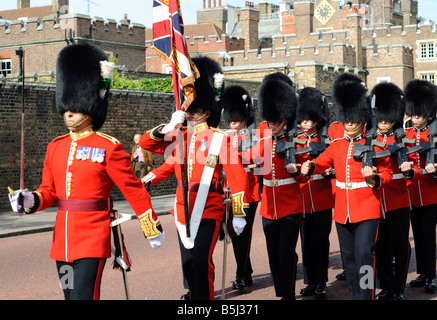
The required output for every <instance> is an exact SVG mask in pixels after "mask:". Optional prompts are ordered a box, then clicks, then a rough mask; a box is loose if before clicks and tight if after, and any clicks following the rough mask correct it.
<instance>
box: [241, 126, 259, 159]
mask: <svg viewBox="0 0 437 320" xmlns="http://www.w3.org/2000/svg"><path fill="white" fill-rule="evenodd" d="M255 127H256V124H255V121H254V122H253V123H252V124H251V125H250V126H249V127H247V128H246V129H245V130H246V131H247V132H246V137H247V139H246V140H240V141H239V142H238V152H248V151H249V150H250V149H252V148H253V147H254V146H255V145H256V144H257V143H258V142H259V140H260V137H259V136H258V135H257V134H256V129H255Z"/></svg>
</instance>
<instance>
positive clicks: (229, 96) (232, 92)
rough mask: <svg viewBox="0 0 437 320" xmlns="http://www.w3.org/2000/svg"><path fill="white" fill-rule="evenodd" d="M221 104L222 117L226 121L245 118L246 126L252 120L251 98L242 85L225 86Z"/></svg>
mask: <svg viewBox="0 0 437 320" xmlns="http://www.w3.org/2000/svg"><path fill="white" fill-rule="evenodd" d="M222 104H223V117H224V119H225V121H226V122H229V121H233V120H236V121H238V120H247V126H250V125H251V124H252V123H253V122H254V120H255V117H254V114H253V105H252V98H251V96H250V94H249V92H247V90H246V89H244V88H243V87H241V86H230V87H227V88H226V89H225V90H224V92H223V97H222Z"/></svg>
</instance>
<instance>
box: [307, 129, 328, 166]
mask: <svg viewBox="0 0 437 320" xmlns="http://www.w3.org/2000/svg"><path fill="white" fill-rule="evenodd" d="M328 128H329V121H326V123H325V125H324V126H323V127H321V128H320V129H319V130H318V132H317V136H318V137H319V141H318V142H315V141H312V142H310V148H311V151H310V153H309V154H310V156H311V157H312V158H317V157H318V156H319V155H320V154H321V153H322V152H323V151H325V149H326V148H327V147H328V146H329V145H330V144H331V141H330V140H329V136H328Z"/></svg>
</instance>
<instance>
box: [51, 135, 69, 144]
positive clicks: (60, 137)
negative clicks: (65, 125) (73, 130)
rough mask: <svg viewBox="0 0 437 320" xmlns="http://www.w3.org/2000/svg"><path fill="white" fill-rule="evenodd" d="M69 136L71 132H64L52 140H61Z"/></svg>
mask: <svg viewBox="0 0 437 320" xmlns="http://www.w3.org/2000/svg"><path fill="white" fill-rule="evenodd" d="M69 136H70V134H69V133H67V134H64V135H63V136H59V137H56V138H54V139H53V140H52V142H55V141H58V140H61V139H63V138H66V137H69Z"/></svg>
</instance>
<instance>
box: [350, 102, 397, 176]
mask: <svg viewBox="0 0 437 320" xmlns="http://www.w3.org/2000/svg"><path fill="white" fill-rule="evenodd" d="M375 99H376V97H375V96H373V98H372V106H371V110H372V118H371V119H370V121H367V127H366V133H365V134H364V139H365V140H366V142H365V143H364V144H361V143H358V144H355V145H354V150H353V153H352V156H353V158H354V159H355V160H356V161H360V160H361V163H362V165H361V168H364V167H367V166H368V167H370V168H373V159H376V158H384V157H389V156H390V151H389V150H388V149H387V150H384V151H380V152H375V151H373V146H378V147H381V148H384V147H385V142H379V141H378V140H377V139H376V137H377V131H376V119H375V116H374V115H373V110H374V108H375V102H376V101H375Z"/></svg>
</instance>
